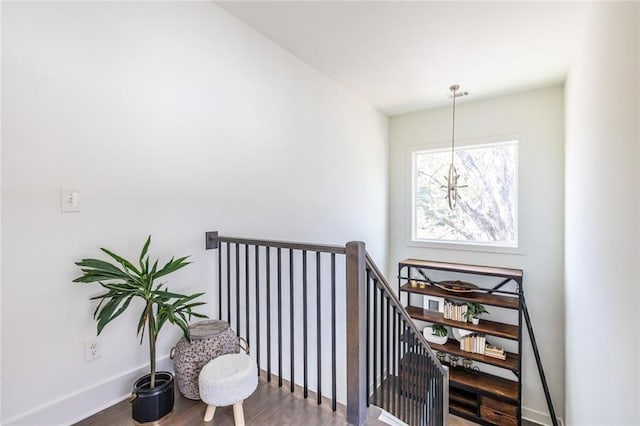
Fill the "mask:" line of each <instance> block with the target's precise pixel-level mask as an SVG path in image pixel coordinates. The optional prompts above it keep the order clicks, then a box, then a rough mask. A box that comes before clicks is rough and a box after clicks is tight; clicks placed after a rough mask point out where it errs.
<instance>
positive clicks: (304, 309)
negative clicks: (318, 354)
mask: <svg viewBox="0 0 640 426" xmlns="http://www.w3.org/2000/svg"><path fill="white" fill-rule="evenodd" d="M302 347H303V350H302V352H303V356H304V358H303V362H302V372H303V380H304V397H305V398H306V397H307V396H308V394H309V387H308V386H309V371H308V367H309V365H308V364H309V360H308V359H307V251H306V250H302Z"/></svg>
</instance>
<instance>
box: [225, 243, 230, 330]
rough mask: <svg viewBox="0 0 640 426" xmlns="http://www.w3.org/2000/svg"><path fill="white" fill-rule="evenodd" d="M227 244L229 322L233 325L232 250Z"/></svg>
mask: <svg viewBox="0 0 640 426" xmlns="http://www.w3.org/2000/svg"><path fill="white" fill-rule="evenodd" d="M226 246H227V322H228V323H229V325H231V251H230V250H229V243H226Z"/></svg>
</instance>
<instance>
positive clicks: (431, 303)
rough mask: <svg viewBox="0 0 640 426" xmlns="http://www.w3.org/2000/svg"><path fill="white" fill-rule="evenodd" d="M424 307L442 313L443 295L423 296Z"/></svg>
mask: <svg viewBox="0 0 640 426" xmlns="http://www.w3.org/2000/svg"><path fill="white" fill-rule="evenodd" d="M422 303H423V307H424V309H426V310H428V311H435V312H440V313H444V297H435V296H423V299H422Z"/></svg>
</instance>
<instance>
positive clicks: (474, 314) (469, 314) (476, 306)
mask: <svg viewBox="0 0 640 426" xmlns="http://www.w3.org/2000/svg"><path fill="white" fill-rule="evenodd" d="M480 314H489V311H487V309H486V308H485V307H484V305H481V304H480V303H474V302H467V310H466V312H465V313H464V318H465V320H467V321H471V323H472V324H473V325H478V324H479V323H480V318H478V315H480Z"/></svg>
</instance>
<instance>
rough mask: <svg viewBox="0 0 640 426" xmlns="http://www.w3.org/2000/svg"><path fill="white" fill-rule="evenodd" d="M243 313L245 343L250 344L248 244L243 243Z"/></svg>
mask: <svg viewBox="0 0 640 426" xmlns="http://www.w3.org/2000/svg"><path fill="white" fill-rule="evenodd" d="M244 303H245V305H244V315H245V323H244V327H245V333H246V338H247V343H249V344H251V336H250V335H249V330H250V324H249V322H250V320H251V311H250V310H249V245H248V244H245V245H244Z"/></svg>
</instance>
